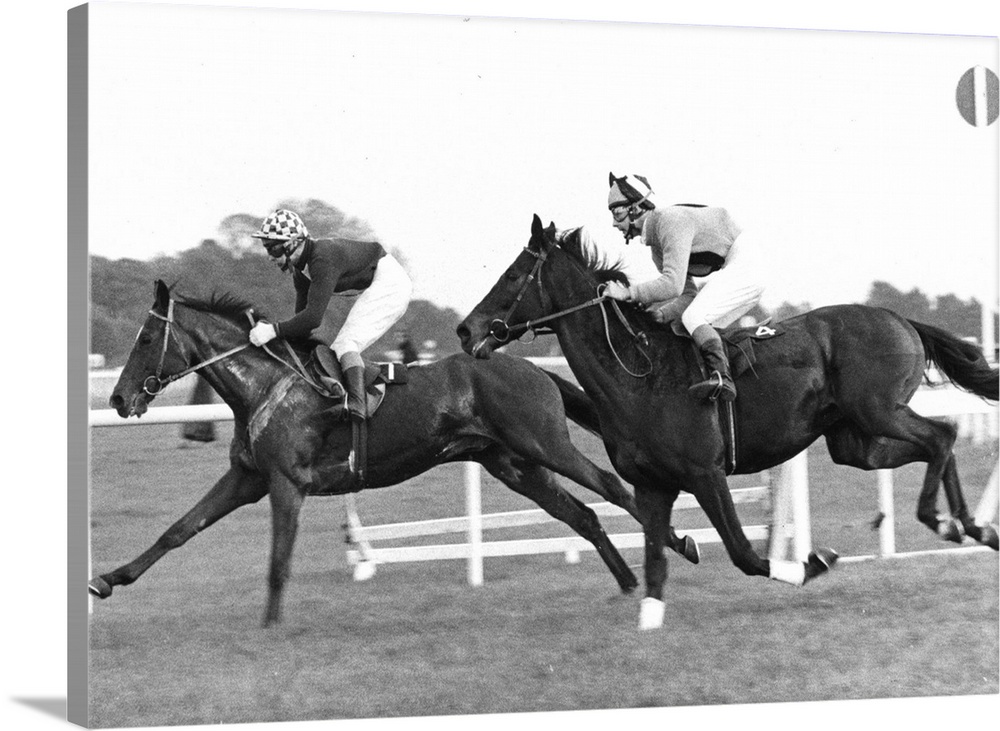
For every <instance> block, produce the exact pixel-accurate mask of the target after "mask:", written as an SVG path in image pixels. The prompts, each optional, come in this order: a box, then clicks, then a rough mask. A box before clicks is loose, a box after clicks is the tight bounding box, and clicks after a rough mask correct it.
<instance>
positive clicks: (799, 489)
mask: <svg viewBox="0 0 1000 731" xmlns="http://www.w3.org/2000/svg"><path fill="white" fill-rule="evenodd" d="M787 468H788V472H789V479H790V480H791V494H792V523H793V525H794V526H795V535H794V537H793V538H792V555H793V557H794V558H795V559H796V560H797V561H805V560H807V559H808V558H809V552H810V551H811V550H812V527H811V526H812V523H811V522H810V517H809V450H803V451H802V452H800V453H799V454H797V455H795V457H793V458H792V459H791V460H789V462H788V464H787Z"/></svg>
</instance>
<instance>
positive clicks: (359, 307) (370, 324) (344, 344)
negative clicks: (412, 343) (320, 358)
mask: <svg viewBox="0 0 1000 731" xmlns="http://www.w3.org/2000/svg"><path fill="white" fill-rule="evenodd" d="M412 292H413V284H412V282H410V277H409V275H407V273H406V271H405V270H404V269H403V267H402V266H401V265H400V263H399V262H398V261H396V259H395V258H394V257H393V256H392V255H391V254H386V255H385V256H383V257H382V258H381V259H379V262H378V267H377V268H376V269H375V276H374V277H373V278H372V283H371V284H370V285H369V286H368V288H367V289H366V290H364V291H363V292H362V293H361V294H360V295H359V296H358V299H357V301H356V302H355V303H354V306H353V307H351V311H350V312H349V313H348V314H347V319H345V320H344V324H343V325H342V326H341V328H340V332H338V333H337V337H336V339H335V340H334V341H333V344H332V345H330V347H331V348H333V350H334V352H336V354H337V356H338V357H341V358H342V357H343V356H344V354H345V353H349V352H353V353H360V352H361V351H362V350H364V349H365V348H367V347H368V346H369V345H371V344H372V343H374V342H375V341H376V340H378V339H379V338H380V337H382V336H383V335H385V333H386V331H387V330H388V329H389V328H390V327H392V326H393V325H394V324H395V323H396V322H397V321H398V320H399V318H400V317H402V316H403V313H404V312H406V307H407V306H408V305H409V304H410V295H411V294H412Z"/></svg>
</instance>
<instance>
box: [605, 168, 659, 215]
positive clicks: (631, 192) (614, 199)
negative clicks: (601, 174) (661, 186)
mask: <svg viewBox="0 0 1000 731" xmlns="http://www.w3.org/2000/svg"><path fill="white" fill-rule="evenodd" d="M608 183H609V184H610V185H611V190H609V191H608V208H618V207H619V206H628V205H635V204H638V205H639V207H640V208H655V203H654V201H653V189H652V188H651V187H650V185H649V181H648V180H646V179H645V178H644V177H643V176H641V175H625V176H623V177H621V178H616V177H615V174H614V173H608Z"/></svg>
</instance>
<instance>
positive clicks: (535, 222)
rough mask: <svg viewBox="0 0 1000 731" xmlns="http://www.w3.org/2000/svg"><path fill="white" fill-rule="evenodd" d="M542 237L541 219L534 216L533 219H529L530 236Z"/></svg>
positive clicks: (536, 215)
mask: <svg viewBox="0 0 1000 731" xmlns="http://www.w3.org/2000/svg"><path fill="white" fill-rule="evenodd" d="M541 235H542V219H540V218H539V217H538V214H537V213H536V214H535V217H534V218H532V219H531V236H532V238H534V237H536V236H541Z"/></svg>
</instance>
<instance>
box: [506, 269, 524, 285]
mask: <svg viewBox="0 0 1000 731" xmlns="http://www.w3.org/2000/svg"><path fill="white" fill-rule="evenodd" d="M520 276H521V273H520V272H519V271H517V270H515V269H508V270H507V279H509V280H510V281H512V282H513V281H516V280H517V279H519V278H520Z"/></svg>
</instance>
